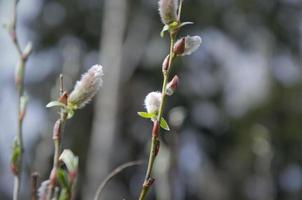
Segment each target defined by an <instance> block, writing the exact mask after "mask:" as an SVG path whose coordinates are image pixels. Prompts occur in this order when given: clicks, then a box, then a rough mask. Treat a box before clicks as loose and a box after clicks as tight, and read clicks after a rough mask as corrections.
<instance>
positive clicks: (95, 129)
mask: <svg viewBox="0 0 302 200" xmlns="http://www.w3.org/2000/svg"><path fill="white" fill-rule="evenodd" d="M127 5H128V3H127V1H121V0H107V1H104V6H103V11H104V12H103V13H104V15H103V19H102V20H103V23H102V36H101V38H100V44H101V47H100V49H101V50H100V60H101V62H102V63H103V64H104V66H106V68H104V72H105V74H106V76H105V77H104V86H103V88H102V92H101V94H102V95H101V98H97V101H96V105H95V109H96V110H95V111H94V113H95V116H94V120H93V124H92V134H91V138H90V149H88V157H87V163H86V166H87V169H86V174H87V176H86V177H87V179H86V180H85V188H84V189H85V191H84V192H83V195H84V196H83V199H92V198H93V194H94V192H95V187H96V185H98V183H99V180H100V179H101V178H102V177H104V176H105V175H106V174H107V173H108V172H109V168H110V164H111V162H110V161H111V160H112V157H111V155H110V154H111V153H112V147H113V146H114V145H113V143H114V136H115V132H116V128H117V127H118V125H119V120H118V117H117V116H118V109H119V105H118V104H119V102H118V99H119V94H120V91H119V89H120V84H121V82H120V78H121V71H122V63H121V57H122V47H123V43H124V34H125V29H126V24H127V23H126V19H127ZM95 158H98V159H95Z"/></svg>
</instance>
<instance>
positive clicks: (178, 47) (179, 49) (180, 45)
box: [173, 37, 186, 55]
mask: <svg viewBox="0 0 302 200" xmlns="http://www.w3.org/2000/svg"><path fill="white" fill-rule="evenodd" d="M185 41H186V39H185V38H184V37H183V38H181V39H179V40H177V42H176V43H175V44H174V47H173V53H175V54H176V55H181V54H183V53H184V51H185Z"/></svg>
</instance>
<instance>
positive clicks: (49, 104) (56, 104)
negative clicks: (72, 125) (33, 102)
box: [46, 101, 66, 108]
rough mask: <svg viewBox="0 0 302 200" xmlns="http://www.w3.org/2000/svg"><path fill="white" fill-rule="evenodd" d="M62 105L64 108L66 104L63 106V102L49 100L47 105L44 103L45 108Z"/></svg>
mask: <svg viewBox="0 0 302 200" xmlns="http://www.w3.org/2000/svg"><path fill="white" fill-rule="evenodd" d="M56 106H57V107H63V108H65V107H66V106H65V104H63V103H61V102H59V101H51V102H49V103H48V104H47V105H46V107H47V108H51V107H56Z"/></svg>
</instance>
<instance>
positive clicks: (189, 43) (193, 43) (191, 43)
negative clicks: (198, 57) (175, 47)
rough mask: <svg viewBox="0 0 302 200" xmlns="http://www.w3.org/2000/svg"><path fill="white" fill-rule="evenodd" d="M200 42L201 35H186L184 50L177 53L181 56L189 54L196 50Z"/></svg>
mask: <svg viewBox="0 0 302 200" xmlns="http://www.w3.org/2000/svg"><path fill="white" fill-rule="evenodd" d="M200 44H201V37H199V36H187V37H185V45H184V46H185V48H184V51H183V52H182V53H181V54H179V55H181V56H185V55H190V54H191V53H193V52H194V51H196V50H197V49H198V48H199V46H200Z"/></svg>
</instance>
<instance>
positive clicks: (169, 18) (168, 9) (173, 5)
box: [158, 0, 178, 25]
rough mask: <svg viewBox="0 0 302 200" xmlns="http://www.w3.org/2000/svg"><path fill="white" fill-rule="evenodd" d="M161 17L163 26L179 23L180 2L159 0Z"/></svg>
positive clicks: (176, 0)
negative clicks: (178, 10) (178, 9)
mask: <svg viewBox="0 0 302 200" xmlns="http://www.w3.org/2000/svg"><path fill="white" fill-rule="evenodd" d="M158 6H159V15H160V17H161V21H162V23H163V24H166V25H169V24H170V23H172V22H174V21H177V6H178V0H159V2H158Z"/></svg>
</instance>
